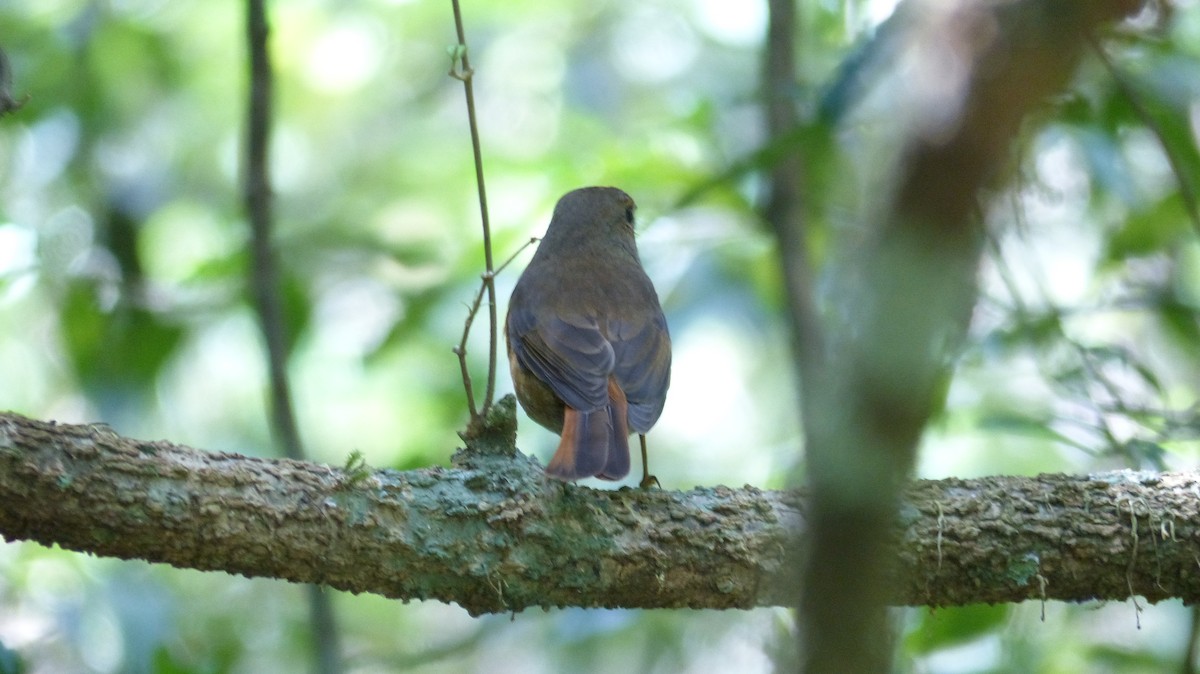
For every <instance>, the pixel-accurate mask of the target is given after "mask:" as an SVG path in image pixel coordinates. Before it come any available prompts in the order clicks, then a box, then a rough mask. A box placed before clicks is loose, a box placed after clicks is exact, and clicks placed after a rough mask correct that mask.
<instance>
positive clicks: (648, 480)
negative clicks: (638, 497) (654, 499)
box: [638, 433, 662, 489]
mask: <svg viewBox="0 0 1200 674" xmlns="http://www.w3.org/2000/svg"><path fill="white" fill-rule="evenodd" d="M638 440H641V442H642V481H641V482H639V483H638V486H639V487H641V488H642V489H649V488H650V487H652V486H654V487H658V488H659V489H662V485H661V484H659V483H658V478H657V477H655V476H653V475H651V474H650V467H649V462H648V461H647V460H646V434H645V433H638Z"/></svg>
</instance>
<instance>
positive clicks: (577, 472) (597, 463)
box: [546, 378, 629, 481]
mask: <svg viewBox="0 0 1200 674" xmlns="http://www.w3.org/2000/svg"><path fill="white" fill-rule="evenodd" d="M628 409H629V403H628V402H626V400H625V392H624V391H622V390H621V387H620V386H618V385H617V380H616V379H615V378H609V380H608V404H607V405H605V406H604V407H601V408H599V409H595V410H592V411H590V412H582V411H580V410H576V409H573V408H571V407H570V406H567V408H566V411H565V412H564V414H563V429H562V439H561V440H559V443H558V449H557V450H555V452H554V457H553V458H551V459H550V464H549V465H548V466H546V473H547V474H548V475H550V476H552V477H556V478H558V479H560V480H567V481H573V480H579V479H582V478H585V477H598V478H600V479H601V480H620V479H621V478H623V477H625V476H626V475H628V474H629V421H628V419H627V414H628Z"/></svg>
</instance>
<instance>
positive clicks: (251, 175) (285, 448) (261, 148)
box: [243, 0, 342, 674]
mask: <svg viewBox="0 0 1200 674" xmlns="http://www.w3.org/2000/svg"><path fill="white" fill-rule="evenodd" d="M269 32H270V29H269V26H268V24H267V12H266V7H265V0H249V2H248V3H247V14H246V37H247V41H248V43H249V50H250V102H249V103H250V104H249V110H248V112H247V131H246V165H245V174H244V176H243V180H244V185H243V189H244V190H245V194H244V197H245V206H246V214H247V217H248V218H249V220H250V229H251V232H252V239H253V244H252V248H253V253H252V258H251V269H250V286H251V288H252V292H253V295H254V307H255V311H256V312H257V314H258V319H259V328H260V329H261V331H262V336H263V342H264V345H265V348H266V356H267V364H268V370H269V376H270V401H271V402H270V406H271V427H272V431H273V435H274V437H275V441H276V443H277V444H278V445H279V448H280V449H281V450H282V452H283V454H284V455H285V456H287V457H288V458H291V459H298V460H302V459H303V458H304V446H303V444H302V443H301V441H300V431H299V427H298V425H297V423H296V415H295V411H294V406H293V404H292V397H291V388H290V386H289V384H288V376H287V343H286V338H285V337H286V336H285V334H284V323H283V307H282V306H281V303H280V299H279V298H280V292H279V278H278V271H277V268H276V260H275V255H274V251H273V250H272V248H271V229H272V220H273V216H272V212H271V179H270V175H269V174H268V170H267V169H268V166H269V150H270V141H271V102H272V88H273V83H272V71H271V57H270V53H269V52H268V50H267V36H268V34H269ZM308 604H309V619H310V621H311V623H312V628H313V648H314V651H315V653H314V656H315V658H316V663H315V664H316V671H318V672H321V673H322V674H336V673H337V672H341V671H342V666H341V663H340V658H341V655H340V653H341V647H340V645H339V643H338V642H339V640H340V639H339V636H338V630H337V624H336V622H335V619H334V615H333V606H332V604H331V603H330V601H329V596H328V595H326V594H325V593H323V592H322V590H321V588H320V587H319V586H317V585H309V586H308Z"/></svg>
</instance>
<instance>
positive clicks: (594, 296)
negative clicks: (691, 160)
mask: <svg viewBox="0 0 1200 674" xmlns="http://www.w3.org/2000/svg"><path fill="white" fill-rule="evenodd" d="M634 208H636V206H635V204H634V203H633V199H631V198H630V197H629V195H628V194H625V193H624V192H622V191H621V190H619V189H616V188H615V187H584V188H582V189H578V190H574V191H572V192H568V193H567V194H566V195H564V196H563V197H562V198H561V199H559V200H558V204H557V205H556V206H555V207H554V216H553V217H552V218H551V219H550V226H549V228H548V229H547V230H546V236H545V237H544V238H543V239H542V242H541V244H540V245H539V246H538V249H537V252H536V253H535V254H534V256H533V260H532V261H531V262H530V263H529V267H528V268H526V269H525V272H524V273H523V274H521V278H520V279H519V280H518V281H517V285H516V287H515V288H514V289H513V294H512V299H511V300H510V301H509V303H508V317H507V318H506V319H505V324H504V335H505V341H506V342H507V344H508V362H509V367H510V369H511V370H512V377H513V385H514V388H515V389H516V392H517V400H519V401H520V402H521V407H523V408H525V412H526V413H527V414H529V416H530V418H532V419H533V420H534V421H536V422H538V423H539V424H541V425H542V426H545V427H546V428H548V429H550V430H552V431H554V432H556V433H559V434H560V435H561V436H562V439H561V440H560V441H559V443H558V449H557V450H556V451H555V452H554V457H553V458H552V459H550V463H549V465H547V466H546V473H547V474H549V475H551V476H553V477H556V478H558V479H561V480H568V481H570V480H578V479H580V478H584V477H592V476H595V477H599V478H600V479H602V480H619V479H621V478H623V477H625V476H626V475H627V474H628V473H629V434H630V433H633V432H637V433H638V434H639V436H640V439H641V446H642V482H641V484H642V486H643V487H648V486H649V485H651V484H656V483H657V479H656V478H654V477H653V476H651V475H650V474H649V471H648V468H647V461H646V433H647V432H649V430H650V427H651V426H653V425H654V422H656V421H658V417H659V415H660V414H661V413H662V409H663V403H664V402H665V401H666V397H667V387H668V386H669V385H670V381H671V336H670V335H669V334H668V332H667V320H666V318H665V317H664V316H663V311H662V307H661V306H660V305H659V303H658V295H657V294H656V293H655V292H654V285H653V284H652V283H651V282H650V278H649V277H648V276H646V272H645V271H644V270H643V269H642V263H641V260H640V259H638V253H637V244H636V243H635V242H634V238H633V211H634Z"/></svg>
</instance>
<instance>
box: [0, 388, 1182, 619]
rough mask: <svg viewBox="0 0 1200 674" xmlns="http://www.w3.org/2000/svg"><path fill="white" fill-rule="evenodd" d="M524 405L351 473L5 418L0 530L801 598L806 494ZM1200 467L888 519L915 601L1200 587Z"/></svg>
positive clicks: (256, 560)
mask: <svg viewBox="0 0 1200 674" xmlns="http://www.w3.org/2000/svg"><path fill="white" fill-rule="evenodd" d="M512 414H513V404H512V399H511V398H505V399H503V400H501V401H500V402H499V403H497V405H495V406H494V409H493V412H492V417H491V421H492V424H491V426H490V430H489V432H488V433H484V434H481V435H480V436H479V437H478V438H477V439H476V440H474V441H473V442H472V443H471V447H470V448H468V449H464V450H461V451H459V452H458V454H456V455H455V459H454V461H455V466H454V467H453V468H449V469H446V468H440V467H435V468H428V469H423V470H414V471H404V472H400V471H394V470H376V471H350V472H347V471H344V470H341V469H338V468H334V467H330V466H325V465H320V464H316V463H310V462H304V461H295V460H291V459H257V458H248V457H244V456H239V455H236V454H224V453H210V452H204V451H199V450H196V449H192V448H189V447H184V446H182V445H177V444H173V443H171V442H167V441H155V442H147V441H141V440H135V439H132V438H125V437H122V436H119V435H117V434H116V433H114V432H113V431H112V430H111V429H109V428H108V427H107V426H103V425H65V424H55V423H54V422H44V421H35V420H31V419H27V418H25V417H22V416H19V415H16V414H11V413H3V414H0V534H2V535H3V536H4V538H5V539H7V540H9V541H14V540H32V541H36V542H39V543H41V544H43V545H59V546H61V547H63V548H68V549H71V550H77V551H80V552H90V553H94V554H98V555H106V556H112V557H120V558H125V559H145V560H148V561H151V562H164V563H167V564H172V565H174V566H178V567H184V568H194V569H201V570H208V571H218V570H219V571H226V572H229V573H238V574H242V575H246V576H251V577H253V576H265V577H272V578H282V579H286V580H290V581H294V582H305V583H320V584H324V585H328V586H330V587H333V588H337V589H340V590H346V591H350V592H372V593H376V594H380V595H384V596H387V597H393V598H397V599H405V600H408V599H436V600H439V601H444V602H455V603H458V604H460V605H461V606H463V607H464V608H466V609H467V610H468V611H469V612H471V613H472V614H475V615H478V614H482V613H494V612H507V611H520V610H523V609H526V608H530V607H534V606H585V607H600V606H605V607H623V608H683V607H687V608H752V607H756V606H771V605H781V604H784V603H786V602H787V601H789V600H788V598H787V595H786V593H785V592H784V591H783V590H782V587H783V584H784V583H783V581H785V580H787V579H788V578H789V577H790V576H792V575H793V572H792V569H793V568H794V567H795V565H796V564H797V563H798V559H799V551H798V550H795V549H793V548H791V547H790V546H791V545H792V541H795V540H797V539H798V537H797V536H796V534H797V533H798V532H799V531H800V530H801V528H802V527H803V526H804V524H805V517H804V512H805V504H804V499H803V496H802V494H800V493H799V492H768V491H760V490H758V489H755V488H753V487H743V488H740V489H733V488H729V487H712V488H697V489H693V490H690V491H686V492H673V491H659V490H653V491H646V490H619V491H600V490H594V489H589V488H585V487H578V486H572V485H564V484H561V483H559V482H556V481H552V480H547V479H545V478H544V476H543V475H542V471H541V469H540V467H539V466H538V465H537V462H536V461H534V460H533V459H530V458H528V457H525V456H524V455H522V454H520V453H519V452H517V451H516V449H515V447H514V446H513V437H514V436H513V432H514V430H515V422H514V421H513V416H512ZM1197 494H1200V476H1197V475H1194V474H1151V473H1132V472H1127V471H1126V472H1115V473H1104V474H1098V475H1091V476H1087V477H1071V476H1065V475H1042V476H1038V477H1036V478H1020V477H989V478H981V479H975V480H940V481H921V482H917V483H915V484H914V485H912V486H911V487H910V488H909V489H908V491H907V492H906V497H905V499H904V503H903V505H902V507H901V510H900V511H899V517H898V522H897V528H896V529H895V532H896V537H897V544H898V559H899V562H900V563H899V567H900V568H898V569H897V570H896V572H897V575H896V578H898V579H904V580H898V581H896V582H894V583H893V584H892V590H893V592H892V594H893V601H894V602H896V603H900V604H930V605H940V606H946V605H960V604H968V603H975V602H1007V601H1021V600H1025V599H1061V600H1069V601H1082V600H1088V599H1112V600H1119V599H1124V598H1126V597H1128V596H1129V595H1130V594H1137V595H1141V596H1144V597H1146V598H1147V599H1149V600H1152V601H1157V600H1161V599H1165V598H1168V597H1180V598H1182V599H1184V600H1185V601H1189V602H1194V601H1197V600H1200V559H1198V558H1197V553H1196V550H1197V544H1198V543H1200V499H1197Z"/></svg>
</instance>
